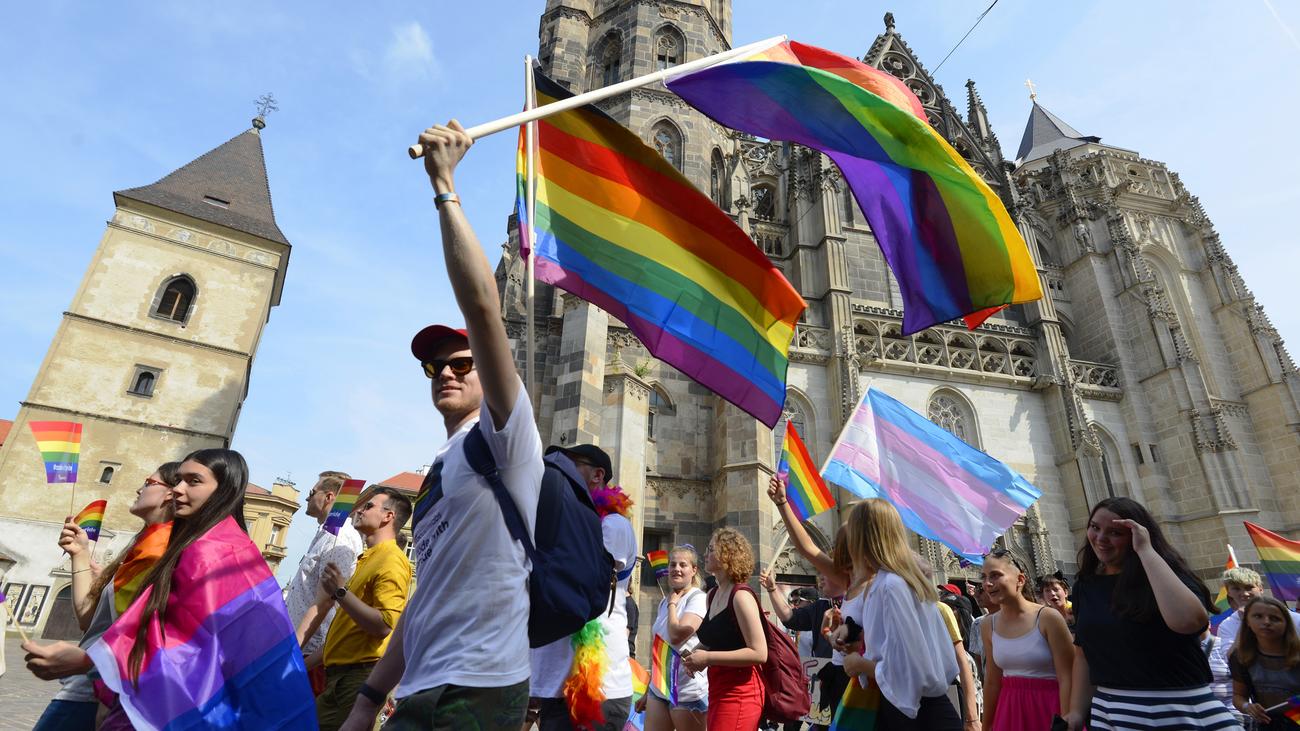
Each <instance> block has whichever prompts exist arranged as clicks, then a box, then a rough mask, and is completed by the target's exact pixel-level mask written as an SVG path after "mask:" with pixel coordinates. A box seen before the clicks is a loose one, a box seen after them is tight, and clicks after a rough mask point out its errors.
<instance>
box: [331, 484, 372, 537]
mask: <svg viewBox="0 0 1300 731" xmlns="http://www.w3.org/2000/svg"><path fill="white" fill-rule="evenodd" d="M365 486H366V481H365V480H345V481H344V482H343V487H341V488H339V492H338V494H337V495H335V496H334V505H332V506H331V507H330V514H329V515H327V516H325V524H324V528H325V530H327V531H329V532H330V533H333V534H334V535H338V534H339V529H340V528H342V527H343V523H344V522H346V521H347V519H348V516H349V515H351V514H352V509H353V508H355V507H356V505H357V500H358V499H359V498H360V497H361V490H362V488H364V487H365Z"/></svg>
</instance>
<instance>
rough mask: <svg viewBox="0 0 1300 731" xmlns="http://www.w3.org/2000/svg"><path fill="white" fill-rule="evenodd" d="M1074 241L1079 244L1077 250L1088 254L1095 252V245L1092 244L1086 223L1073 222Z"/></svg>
mask: <svg viewBox="0 0 1300 731" xmlns="http://www.w3.org/2000/svg"><path fill="white" fill-rule="evenodd" d="M1074 241H1075V243H1077V244H1078V245H1079V251H1081V252H1085V253H1088V254H1095V253H1096V252H1097V247H1095V246H1093V244H1092V232H1091V231H1089V230H1088V224H1087V223H1085V222H1083V221H1078V222H1076V223H1075V224H1074Z"/></svg>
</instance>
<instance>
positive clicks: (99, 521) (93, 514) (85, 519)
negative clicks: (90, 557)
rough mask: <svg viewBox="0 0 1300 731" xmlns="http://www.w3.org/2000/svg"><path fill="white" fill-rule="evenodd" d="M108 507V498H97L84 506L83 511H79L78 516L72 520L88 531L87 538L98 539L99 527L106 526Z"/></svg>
mask: <svg viewBox="0 0 1300 731" xmlns="http://www.w3.org/2000/svg"><path fill="white" fill-rule="evenodd" d="M107 508H108V501H107V500H96V501H94V502H92V503H91V504H89V505H87V506H86V507H85V508H82V510H81V512H80V513H77V517H75V518H73V519H72V522H73V523H76V524H77V525H78V526H80V527H81V529H82V530H84V531H86V538H88V539H90V540H92V541H98V540H99V529H100V528H102V527H104V510H106V509H107Z"/></svg>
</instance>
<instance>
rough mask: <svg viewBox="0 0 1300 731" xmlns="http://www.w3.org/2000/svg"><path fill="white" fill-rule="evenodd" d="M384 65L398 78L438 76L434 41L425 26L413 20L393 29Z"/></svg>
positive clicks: (385, 53)
mask: <svg viewBox="0 0 1300 731" xmlns="http://www.w3.org/2000/svg"><path fill="white" fill-rule="evenodd" d="M384 67H385V68H386V70H387V71H388V72H389V73H390V74H392V75H393V76H395V77H398V78H404V79H431V78H433V77H435V76H437V74H438V62H437V60H436V59H435V58H434V57H433V42H432V41H430V40H429V34H428V33H426V32H425V30H424V26H422V25H420V24H419V22H417V21H414V20H413V21H411V22H409V23H405V24H403V25H399V26H397V27H396V28H394V29H393V37H392V38H391V39H390V40H389V41H388V46H387V47H386V48H385V49H384Z"/></svg>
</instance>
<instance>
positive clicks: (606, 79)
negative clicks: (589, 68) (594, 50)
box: [598, 36, 623, 86]
mask: <svg viewBox="0 0 1300 731" xmlns="http://www.w3.org/2000/svg"><path fill="white" fill-rule="evenodd" d="M622 66H623V42H622V39H620V38H619V37H618V36H610V37H609V38H606V39H605V45H604V46H603V47H602V48H601V52H600V62H599V66H598V67H599V70H600V77H599V78H600V85H601V86H610V85H611V84H617V83H618V82H620V81H622V80H623V69H622Z"/></svg>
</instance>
